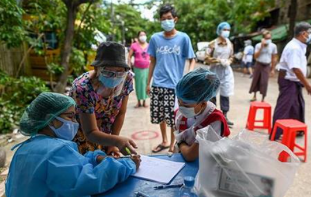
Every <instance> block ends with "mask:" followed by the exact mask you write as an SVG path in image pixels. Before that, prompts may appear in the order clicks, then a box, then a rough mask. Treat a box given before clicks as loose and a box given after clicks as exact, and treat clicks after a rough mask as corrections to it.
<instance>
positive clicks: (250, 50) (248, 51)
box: [242, 40, 255, 77]
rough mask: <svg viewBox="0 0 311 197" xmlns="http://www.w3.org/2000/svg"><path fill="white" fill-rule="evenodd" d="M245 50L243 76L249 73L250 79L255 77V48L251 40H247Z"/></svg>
mask: <svg viewBox="0 0 311 197" xmlns="http://www.w3.org/2000/svg"><path fill="white" fill-rule="evenodd" d="M244 44H245V48H244V51H243V59H242V61H243V66H244V69H243V73H244V74H243V76H245V75H247V72H249V74H250V77H252V76H253V70H252V64H253V55H254V50H255V49H254V47H253V46H252V41H251V40H245V42H244Z"/></svg>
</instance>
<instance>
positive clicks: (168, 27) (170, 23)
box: [161, 19, 175, 31]
mask: <svg viewBox="0 0 311 197" xmlns="http://www.w3.org/2000/svg"><path fill="white" fill-rule="evenodd" d="M161 27H162V28H163V29H164V31H172V30H173V29H174V27H175V22H174V19H171V20H164V21H161Z"/></svg>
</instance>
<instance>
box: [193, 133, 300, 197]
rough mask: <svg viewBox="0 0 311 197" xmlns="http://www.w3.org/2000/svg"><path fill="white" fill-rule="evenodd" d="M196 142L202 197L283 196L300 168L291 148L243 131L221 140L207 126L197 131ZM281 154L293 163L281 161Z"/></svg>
mask: <svg viewBox="0 0 311 197" xmlns="http://www.w3.org/2000/svg"><path fill="white" fill-rule="evenodd" d="M196 139H197V140H198V141H199V144H200V146H199V166H200V167H199V172H198V174H197V177H196V183H195V187H196V190H197V192H198V195H199V196H204V197H214V196H215V197H230V196H232V197H233V196H241V197H242V196H243V197H244V196H245V197H272V196H273V197H283V196H284V195H285V193H286V191H287V190H288V188H289V187H290V185H291V184H292V182H293V180H294V176H295V174H296V171H297V169H298V167H299V165H300V161H299V159H298V157H297V156H295V155H294V154H293V152H292V151H291V150H290V149H288V148H287V147H286V146H284V145H282V144H280V143H277V142H271V141H269V140H268V139H267V137H266V136H264V135H262V134H259V133H255V132H249V131H246V130H244V131H242V132H240V133H239V134H238V135H236V136H235V137H233V138H221V137H220V136H218V135H217V134H216V133H215V131H214V130H213V129H212V127H205V128H203V129H200V130H198V131H197V136H196ZM207 139H208V140H207ZM282 151H285V152H287V153H288V154H289V155H290V158H291V159H290V162H286V163H283V162H280V161H279V160H278V157H279V154H280V153H281V152H282Z"/></svg>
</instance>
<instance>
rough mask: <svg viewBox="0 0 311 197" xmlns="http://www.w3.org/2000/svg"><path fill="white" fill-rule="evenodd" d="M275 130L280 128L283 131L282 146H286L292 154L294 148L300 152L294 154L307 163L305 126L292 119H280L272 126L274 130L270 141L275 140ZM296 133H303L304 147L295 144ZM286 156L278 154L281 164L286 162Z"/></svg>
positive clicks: (285, 154)
mask: <svg viewBox="0 0 311 197" xmlns="http://www.w3.org/2000/svg"><path fill="white" fill-rule="evenodd" d="M277 128H281V129H282V130H283V138H282V144H284V145H285V146H287V147H288V148H289V149H290V150H291V151H293V152H294V149H295V147H296V148H298V149H299V150H300V152H294V154H295V155H297V156H303V157H304V159H303V161H304V162H306V161H307V125H306V124H304V123H302V122H300V121H298V120H294V119H282V120H277V121H276V122H275V124H274V128H273V131H272V136H271V140H274V139H275V134H276V131H277ZM298 131H302V132H303V133H304V146H303V147H301V146H299V145H298V144H296V143H295V141H296V133H297V132H298ZM288 156H289V155H288V154H287V153H284V152H282V153H281V154H280V157H279V160H280V161H282V162H286V161H287V159H288Z"/></svg>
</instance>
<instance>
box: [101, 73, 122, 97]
mask: <svg viewBox="0 0 311 197" xmlns="http://www.w3.org/2000/svg"><path fill="white" fill-rule="evenodd" d="M98 71H99V72H98V79H99V81H100V82H101V84H102V86H101V87H100V88H99V89H98V90H97V93H98V94H101V95H102V96H103V97H105V98H108V97H111V96H113V97H117V96H119V95H120V94H121V92H122V90H123V87H124V83H125V79H126V77H127V75H128V72H127V71H125V72H116V71H111V70H106V69H105V68H99V69H98Z"/></svg>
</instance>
